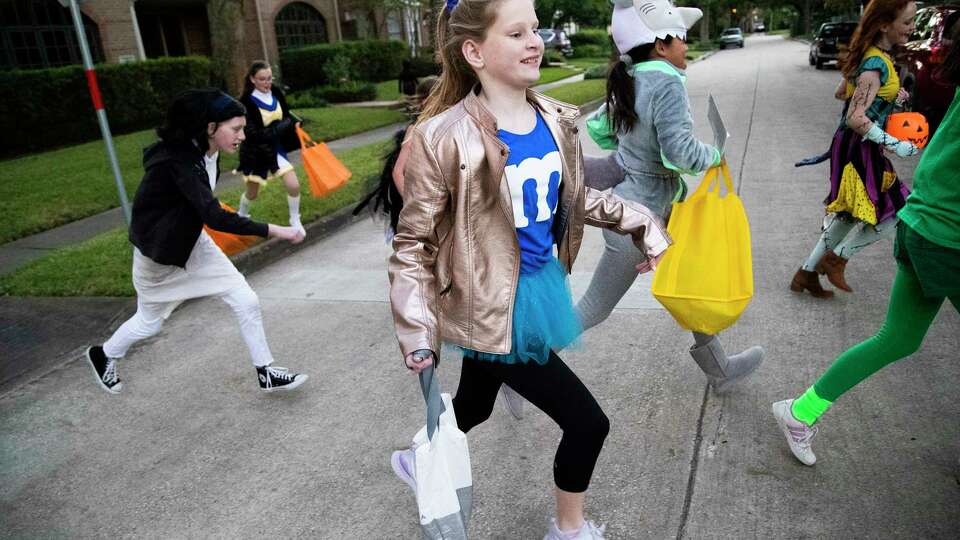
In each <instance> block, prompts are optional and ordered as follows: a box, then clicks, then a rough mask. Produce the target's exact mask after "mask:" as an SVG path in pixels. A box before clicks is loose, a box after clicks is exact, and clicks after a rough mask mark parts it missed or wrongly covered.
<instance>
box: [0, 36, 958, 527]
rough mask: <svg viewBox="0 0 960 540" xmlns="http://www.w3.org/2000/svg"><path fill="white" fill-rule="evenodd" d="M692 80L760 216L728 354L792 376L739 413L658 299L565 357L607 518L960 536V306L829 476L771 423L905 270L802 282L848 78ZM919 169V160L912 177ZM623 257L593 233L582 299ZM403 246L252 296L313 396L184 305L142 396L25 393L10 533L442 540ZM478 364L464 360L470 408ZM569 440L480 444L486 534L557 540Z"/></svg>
mask: <svg viewBox="0 0 960 540" xmlns="http://www.w3.org/2000/svg"><path fill="white" fill-rule="evenodd" d="M688 75H689V80H688V89H689V93H690V99H691V103H692V106H693V112H694V120H695V123H696V124H697V133H698V135H699V136H700V137H701V138H703V139H704V140H710V138H711V137H710V129H709V126H708V124H707V120H706V103H707V95H708V94H709V93H712V94H713V95H714V96H715V97H716V99H717V103H718V105H719V108H720V110H721V112H722V113H723V115H724V118H725V120H726V122H727V126H728V128H729V131H730V132H731V134H732V137H731V139H730V141H729V146H728V152H727V156H728V161H729V163H730V166H731V170H732V172H733V174H734V177H735V179H736V180H739V181H740V182H741V185H740V196H741V198H742V199H743V202H744V204H745V207H746V209H747V213H748V214H749V216H750V222H751V232H752V239H753V262H754V280H755V296H754V298H753V301H752V303H751V304H750V306H749V308H748V309H747V311H746V313H745V314H744V315H743V317H742V318H741V320H740V321H739V322H738V324H737V325H735V326H734V327H733V328H731V329H729V330H728V331H726V332H724V333H723V336H722V337H723V342H724V344H725V345H726V347H727V349H728V351H737V350H740V349H742V348H745V347H747V346H749V345H753V344H760V345H763V346H764V347H765V348H766V351H767V357H766V360H765V362H764V364H763V366H761V368H760V369H759V371H758V372H757V373H756V374H755V375H754V376H752V377H751V378H749V379H747V380H745V381H743V382H742V383H740V384H739V386H737V387H736V388H735V389H734V390H733V391H731V392H730V393H729V394H728V395H726V396H724V397H718V396H715V395H713V394H712V393H711V392H710V391H709V390H708V388H707V385H706V380H705V378H704V376H703V375H702V374H701V373H700V371H699V370H698V369H697V368H696V366H695V364H694V363H693V362H692V361H691V359H690V356H689V354H688V353H687V349H688V348H689V346H690V345H691V343H692V339H691V337H690V335H689V333H687V332H685V331H683V330H681V329H679V328H678V327H677V325H676V324H675V323H674V321H673V320H672V318H671V317H670V316H669V314H667V313H666V311H664V310H663V309H662V308H660V307H659V305H658V304H657V303H656V301H655V300H653V299H652V298H651V296H650V294H649V284H650V281H649V278H645V277H641V279H638V280H637V282H636V283H635V284H634V286H633V288H632V289H631V290H630V291H629V292H628V294H627V296H626V297H625V298H624V300H623V301H622V302H621V303H620V305H619V306H618V309H617V310H615V311H614V313H613V315H611V317H610V318H609V319H608V320H607V321H606V322H605V323H603V324H601V325H600V326H598V327H596V328H594V329H592V330H591V331H589V332H588V333H587V334H586V335H585V336H584V339H583V346H582V347H581V348H580V349H579V350H577V351H572V352H565V353H563V355H562V356H563V357H564V359H565V360H566V361H567V362H568V363H569V364H570V365H571V367H572V368H573V369H574V370H575V371H576V373H577V374H578V375H579V376H580V377H581V379H582V380H583V381H584V383H585V384H586V385H587V386H588V387H589V388H590V389H591V390H592V391H593V393H594V394H595V396H596V397H597V400H598V401H599V403H600V404H601V406H602V407H603V409H604V411H605V412H606V414H607V415H608V416H609V418H610V420H611V426H612V427H611V431H610V435H609V436H608V438H607V440H606V444H605V446H604V450H603V453H602V454H601V456H600V461H599V463H598V464H597V468H596V471H595V474H594V477H593V480H592V483H591V488H590V491H589V492H588V496H587V514H588V517H589V518H590V519H593V520H595V521H597V522H601V523H606V524H607V538H611V539H644V538H655V539H660V538H697V539H699V538H724V539H726V538H730V539H740V538H763V539H768V538H776V539H795V538H838V539H840V538H842V539H848V538H884V539H886V538H910V539H913V538H957V537H958V531H960V470H958V469H960V467H958V458H960V422H958V419H960V405H958V402H957V400H956V399H955V397H956V395H957V394H956V385H957V381H958V380H960V363H958V356H960V355H958V353H957V348H958V346H960V343H958V338H957V336H958V335H960V317H958V315H957V312H956V309H955V308H954V307H952V306H950V305H949V304H945V306H944V308H943V309H942V310H941V313H940V315H939V316H938V318H937V320H936V321H935V323H934V325H933V327H932V328H931V330H930V333H929V334H928V336H927V339H926V341H925V343H924V345H923V347H922V348H921V350H920V351H918V352H917V353H916V354H914V355H913V356H912V357H910V358H909V359H907V360H904V361H902V362H900V363H898V364H895V365H892V366H890V367H888V368H886V369H884V370H883V371H881V372H880V373H878V374H877V375H876V376H874V377H873V378H871V379H869V380H868V381H866V382H865V383H863V384H861V385H860V386H858V387H856V388H855V389H854V390H852V391H851V392H850V393H849V394H847V395H845V396H844V397H843V398H842V399H841V400H839V401H838V402H837V403H836V405H835V407H834V408H833V409H832V410H831V411H830V412H828V413H827V414H826V415H825V416H824V417H823V419H822V421H821V424H822V426H821V433H820V435H819V437H818V438H817V439H816V441H815V443H814V450H815V451H816V452H817V455H818V458H819V462H818V464H817V465H816V466H815V467H812V468H810V467H805V466H803V465H801V464H799V462H797V461H796V460H795V459H794V458H793V456H792V455H791V454H790V452H789V450H788V448H787V446H786V443H785V442H784V440H783V437H782V435H781V434H780V433H779V431H778V430H777V427H776V424H775V422H774V420H773V417H772V416H771V414H770V404H771V403H772V402H773V401H777V400H779V399H784V398H786V397H793V396H795V395H797V394H799V393H800V392H802V391H803V390H804V389H805V388H806V387H807V386H809V385H810V384H811V383H812V382H813V381H814V380H815V378H816V377H817V376H818V374H820V373H821V372H822V371H823V370H824V369H825V368H826V367H827V366H828V365H829V364H830V362H831V361H832V360H833V359H834V358H835V357H836V356H837V355H838V354H839V353H841V352H843V351H844V350H845V349H846V348H847V347H849V346H851V345H853V344H855V343H857V342H859V341H861V340H863V339H864V338H866V337H868V336H870V335H871V334H872V333H873V332H875V331H876V330H877V329H878V328H879V326H880V324H881V323H882V321H883V317H884V313H885V311H886V303H887V297H888V294H889V291H890V285H891V282H892V279H893V275H894V273H895V263H894V261H893V259H892V256H891V250H892V244H891V242H890V241H882V242H880V243H878V244H876V245H874V246H871V247H869V248H867V249H866V250H864V251H863V252H861V253H860V254H859V255H858V256H857V257H856V258H855V259H853V260H852V261H851V263H850V265H849V267H848V273H847V276H848V281H849V282H850V284H851V285H852V287H853V288H854V289H855V291H856V292H855V293H853V294H845V293H841V292H838V293H837V296H836V297H835V298H834V299H832V300H826V301H824V300H817V299H814V298H812V297H811V296H810V295H808V294H796V293H792V292H791V291H789V290H788V288H787V285H788V283H789V281H790V277H791V276H792V275H793V272H794V271H795V270H796V269H797V268H798V266H799V265H800V263H801V261H802V259H803V258H804V257H805V256H806V254H807V253H808V252H809V250H810V248H811V247H812V245H813V243H814V242H815V240H816V238H817V236H818V234H819V227H820V223H821V219H822V216H823V206H822V200H823V197H824V195H825V192H826V189H827V167H826V165H820V166H815V167H806V168H801V169H796V168H794V167H793V163H794V162H795V161H797V160H798V159H801V158H805V157H808V156H811V155H815V154H818V153H820V152H822V151H824V150H825V149H826V147H827V145H828V144H829V140H830V137H831V136H832V133H833V131H834V129H835V127H836V122H837V116H838V113H839V111H840V106H841V104H840V102H838V101H836V100H834V99H833V98H832V90H833V88H834V87H835V85H836V82H837V78H838V76H839V75H838V72H837V71H835V70H826V71H816V70H814V69H813V68H812V67H810V66H808V65H807V58H806V49H805V47H804V45H802V44H800V43H797V42H793V41H789V40H784V39H782V38H779V37H766V36H761V37H752V38H748V40H747V42H746V47H745V48H743V49H737V50H728V51H721V52H719V53H717V54H715V55H713V56H712V57H711V58H710V59H708V60H707V61H704V62H699V63H697V64H694V65H692V66H691V67H690V69H689V71H688ZM581 133H585V130H581ZM584 147H585V152H587V153H589V154H592V155H599V154H601V153H602V152H600V151H599V150H598V149H597V148H596V147H595V146H592V143H590V142H589V141H584ZM916 161H917V160H916V159H910V160H896V161H895V166H896V167H897V170H898V171H899V172H900V173H901V176H902V177H903V178H905V179H906V180H907V181H909V180H910V178H911V177H912V170H913V167H914V166H915V164H916ZM601 251H602V239H601V236H600V234H599V232H598V231H596V230H590V231H589V232H588V234H587V238H586V240H585V245H584V248H583V250H582V252H581V255H580V258H579V259H578V261H577V265H576V267H575V269H574V273H573V275H572V276H571V283H572V286H573V289H574V291H575V296H578V295H579V294H581V293H582V291H583V290H584V289H585V287H586V284H587V283H588V282H589V279H590V276H591V273H592V271H593V269H594V267H595V265H596V263H597V260H598V258H599V255H600V253H601ZM389 252H390V249H389V246H388V245H387V244H386V243H385V242H384V235H383V227H382V225H381V224H380V223H375V222H372V221H370V220H362V221H359V222H355V223H353V224H351V225H349V226H347V227H344V228H343V229H342V230H340V231H339V232H337V233H335V234H332V235H331V236H329V237H327V238H325V239H324V240H322V241H319V242H317V243H316V244H314V245H312V246H310V247H308V248H307V249H304V250H301V251H299V252H297V253H294V254H292V255H290V256H289V257H286V258H284V259H282V260H280V261H279V262H276V263H274V264H272V265H270V266H268V267H266V268H263V269H261V270H259V271H257V272H255V273H252V274H251V275H249V276H248V279H249V282H250V284H251V286H252V287H253V288H254V290H256V291H257V292H258V294H259V296H260V300H261V304H262V306H263V315H264V320H265V324H266V329H267V336H268V338H269V340H270V343H271V347H272V349H273V353H274V356H275V357H276V359H277V364H278V365H282V366H288V367H290V368H291V369H293V370H296V371H303V372H306V373H309V374H310V380H309V381H308V382H307V383H306V384H305V385H304V386H303V387H302V388H301V389H300V390H298V391H296V392H294V393H289V394H279V395H278V394H272V395H264V394H261V393H260V392H259V390H258V389H257V383H256V377H255V373H254V370H253V369H252V367H251V365H250V363H249V357H248V355H247V352H246V348H245V346H244V344H243V340H242V339H241V337H240V335H239V331H238V329H237V326H236V324H235V322H234V320H233V318H232V316H231V314H230V311H229V309H228V308H227V307H226V306H225V305H223V304H222V303H221V302H219V301H217V300H215V299H210V300H202V301H198V302H191V303H188V304H186V305H184V306H183V307H182V308H180V309H179V310H178V311H176V312H175V313H174V314H173V316H172V317H171V318H170V320H169V321H168V322H167V324H166V325H165V326H164V329H163V331H162V332H161V333H160V334H159V335H158V336H157V337H155V338H153V339H150V340H148V341H147V342H145V343H143V344H142V345H140V346H138V347H136V348H135V349H133V350H132V351H131V353H130V354H129V355H128V357H127V358H126V359H124V360H123V361H122V362H121V363H120V367H119V372H120V376H121V378H122V379H123V381H124V388H123V393H122V394H121V395H118V396H113V395H108V394H106V393H104V392H103V391H102V390H100V389H99V387H97V385H96V383H95V382H94V379H93V376H92V375H91V372H90V368H89V367H88V366H87V365H86V364H85V361H81V360H80V359H79V358H78V359H77V360H75V361H72V362H66V363H63V364H62V365H60V366H59V367H56V368H55V369H52V370H51V371H49V372H48V373H46V374H45V375H43V376H42V377H39V378H35V379H33V380H31V381H30V382H29V383H28V384H22V385H19V386H15V387H13V388H12V389H9V390H7V391H6V392H5V393H3V394H2V395H0V531H2V534H0V536H3V537H5V538H38V537H43V538H57V537H81V538H86V537H146V538H188V537H189V538H262V537H275V538H294V537H295V538H323V539H327V538H330V539H340V538H347V539H353V538H361V539H368V538H376V539H379V538H391V539H392V538H409V539H414V538H418V537H419V531H418V525H417V513H416V505H415V501H414V499H413V496H412V494H411V492H410V490H409V489H408V488H407V486H406V485H405V484H404V483H402V482H401V481H400V480H398V479H397V478H396V477H395V476H394V475H393V473H392V472H391V470H390V465H389V455H390V452H391V451H393V450H395V449H400V448H403V447H405V446H407V445H408V444H409V442H410V439H411V437H412V436H413V434H414V433H415V431H416V430H417V429H418V428H419V427H420V426H421V425H422V423H423V421H424V407H423V404H422V398H421V396H420V394H419V388H418V386H417V384H416V379H415V378H414V377H412V376H411V375H410V374H409V373H408V372H407V370H405V369H404V368H402V367H401V365H400V355H399V352H398V348H397V345H396V339H395V337H394V331H393V325H392V317H391V314H390V310H389V304H388V302H387V276H386V258H387V256H388V255H389ZM78 316H79V315H78ZM107 330H108V329H106V328H104V329H103V331H102V332H100V333H99V334H97V333H96V332H91V333H90V334H89V335H91V336H93V335H100V336H101V337H102V336H103V335H104V334H105V333H106V331H107ZM81 344H82V342H78V347H79V346H80V345H81ZM458 364H459V361H458V359H457V358H456V357H455V356H454V355H453V354H446V355H444V356H443V359H442V361H441V364H440V368H439V370H438V373H439V375H440V379H441V384H442V387H443V389H444V390H446V391H449V392H453V391H455V389H456V384H457V380H458V377H459V369H458ZM559 437H560V432H559V429H558V428H557V427H556V426H555V425H554V424H553V422H552V421H551V420H550V419H549V418H547V417H546V416H545V415H544V414H542V413H541V412H539V411H537V410H535V409H533V408H532V407H531V406H529V405H528V407H527V415H526V417H525V418H524V419H523V420H521V421H516V420H514V419H513V418H512V417H510V416H509V414H508V413H507V412H506V411H505V409H504V408H503V407H501V406H498V407H497V408H496V409H495V410H494V413H493V415H492V416H491V418H490V419H489V420H488V421H487V422H486V423H484V424H483V425H481V426H478V427H477V428H475V429H474V430H472V431H471V432H470V433H469V435H468V439H469V444H470V453H471V459H472V470H473V481H474V490H475V491H474V495H475V504H474V512H473V518H472V521H471V533H472V537H473V538H498V539H500V538H509V539H514V538H516V539H534V538H541V537H542V536H543V534H544V532H545V531H546V524H547V519H548V518H549V516H551V515H552V514H553V511H554V509H553V497H552V486H553V479H552V470H551V462H552V458H553V454H554V452H555V449H556V445H557V442H558V440H559Z"/></svg>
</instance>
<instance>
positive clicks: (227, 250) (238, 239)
mask: <svg viewBox="0 0 960 540" xmlns="http://www.w3.org/2000/svg"><path fill="white" fill-rule="evenodd" d="M220 207H221V208H223V209H224V210H226V211H228V212H234V213H236V210H234V209H233V208H230V206H228V205H226V204H224V203H220ZM203 230H205V231H207V234H208V235H210V238H211V239H212V240H213V243H215V244H216V245H217V246H218V247H219V248H220V251H222V252H223V253H224V254H226V255H227V256H228V257H229V256H230V255H235V254H237V253H240V252H241V251H243V250H245V249H247V248H248V247H250V246H252V245H253V244H254V242H256V241H257V240H258V239H259V238H260V237H258V236H246V235H241V234H231V233H226V232H223V231H215V230H213V229H211V228H210V227H207V226H206V225H204V226H203Z"/></svg>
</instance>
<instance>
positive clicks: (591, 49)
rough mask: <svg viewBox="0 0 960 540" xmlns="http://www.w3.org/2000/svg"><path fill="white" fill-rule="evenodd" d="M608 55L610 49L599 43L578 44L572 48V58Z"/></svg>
mask: <svg viewBox="0 0 960 540" xmlns="http://www.w3.org/2000/svg"><path fill="white" fill-rule="evenodd" d="M609 55H610V49H604V48H603V47H601V46H599V45H580V46H579V47H574V48H573V57H574V58H604V57H606V56H609Z"/></svg>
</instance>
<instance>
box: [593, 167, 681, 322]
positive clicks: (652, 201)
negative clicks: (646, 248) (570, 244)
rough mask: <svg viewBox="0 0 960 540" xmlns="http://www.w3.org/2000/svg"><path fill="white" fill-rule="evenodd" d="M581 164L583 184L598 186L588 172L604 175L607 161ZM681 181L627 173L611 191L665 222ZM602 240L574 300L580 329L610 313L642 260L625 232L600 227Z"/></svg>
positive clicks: (672, 176) (670, 176)
mask: <svg viewBox="0 0 960 540" xmlns="http://www.w3.org/2000/svg"><path fill="white" fill-rule="evenodd" d="M585 165H586V167H585V173H586V179H587V185H589V186H591V187H598V188H601V186H603V185H604V181H603V180H601V179H600V178H599V176H600V175H599V174H591V173H592V172H594V171H596V172H597V173H600V172H603V173H604V176H606V175H608V174H610V173H609V172H608V171H609V166H610V164H609V163H603V164H601V163H599V162H598V163H596V165H595V167H596V168H594V167H591V163H590V162H589V161H588V162H587V163H585ZM601 165H603V168H601ZM681 182H682V180H681V179H680V176H679V175H678V174H668V175H661V174H642V173H640V174H637V173H628V174H626V176H625V177H624V179H623V181H622V182H620V183H619V184H617V185H616V186H614V188H613V193H614V194H616V195H619V196H620V197H623V198H624V199H628V200H631V201H636V202H638V203H640V204H642V205H644V206H646V207H647V208H649V209H650V210H651V211H653V212H654V213H656V214H657V215H658V216H660V218H661V219H662V220H663V221H664V223H666V222H667V220H668V219H669V217H670V209H671V208H672V206H673V201H674V198H675V197H676V196H677V193H678V191H679V190H680V189H681ZM601 189H602V188H601ZM603 240H604V242H605V243H606V246H605V248H604V250H603V255H601V256H600V263H599V264H598V265H597V270H596V272H594V274H593V279H591V280H590V286H589V287H588V288H587V292H586V293H585V294H584V295H583V298H581V299H580V301H579V302H577V307H576V309H577V314H578V315H579V316H580V322H581V323H582V324H583V329H584V330H586V329H588V328H591V327H593V326H596V325H597V324H600V323H601V322H603V321H604V320H605V319H606V318H607V317H609V316H610V313H611V312H612V311H613V308H614V307H615V306H616V305H617V302H619V301H620V299H621V298H623V295H624V294H626V292H627V290H628V289H629V288H630V286H631V285H632V284H633V282H634V280H636V279H637V274H638V273H639V272H637V268H636V266H637V265H638V264H640V263H642V262H643V261H645V260H646V257H645V256H644V255H643V253H641V252H640V250H639V249H637V248H636V246H634V245H633V240H631V238H630V237H629V236H623V235H620V234H617V233H615V232H613V231H610V230H607V229H604V230H603Z"/></svg>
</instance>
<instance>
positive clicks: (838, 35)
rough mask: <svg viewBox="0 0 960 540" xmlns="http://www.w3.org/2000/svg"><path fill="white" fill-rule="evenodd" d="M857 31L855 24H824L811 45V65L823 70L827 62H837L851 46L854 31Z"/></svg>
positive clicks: (814, 36)
mask: <svg viewBox="0 0 960 540" xmlns="http://www.w3.org/2000/svg"><path fill="white" fill-rule="evenodd" d="M856 29H857V23H855V22H835V23H823V24H822V25H820V29H819V30H817V33H816V34H814V35H813V43H811V44H810V56H809V60H810V65H811V66H816V67H817V69H823V64H824V63H825V62H831V61H836V60H839V59H840V55H842V54H843V53H845V52H846V50H847V46H848V45H850V38H851V37H853V31H854V30H856Z"/></svg>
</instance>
